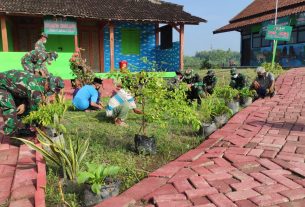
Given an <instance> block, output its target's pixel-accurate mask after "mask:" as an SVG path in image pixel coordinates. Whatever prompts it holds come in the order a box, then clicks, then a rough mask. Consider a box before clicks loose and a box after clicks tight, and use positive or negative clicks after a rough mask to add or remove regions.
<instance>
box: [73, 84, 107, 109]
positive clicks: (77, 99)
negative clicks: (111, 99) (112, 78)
mask: <svg viewBox="0 0 305 207" xmlns="http://www.w3.org/2000/svg"><path fill="white" fill-rule="evenodd" d="M102 84H103V83H102V80H101V79H100V78H94V80H93V83H92V85H84V86H83V87H82V88H81V89H79V91H78V92H77V93H76V95H75V96H74V98H73V101H72V103H73V105H74V106H75V108H77V109H78V110H81V111H85V110H87V109H89V108H90V107H93V108H96V109H102V108H103V107H102V105H100V104H99V97H100V93H99V89H100V87H102Z"/></svg>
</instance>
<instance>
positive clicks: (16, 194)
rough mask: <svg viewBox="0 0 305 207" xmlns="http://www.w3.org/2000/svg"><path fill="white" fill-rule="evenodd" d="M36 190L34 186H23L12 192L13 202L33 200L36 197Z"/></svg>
mask: <svg viewBox="0 0 305 207" xmlns="http://www.w3.org/2000/svg"><path fill="white" fill-rule="evenodd" d="M35 192H36V188H35V186H34V185H27V186H22V187H19V188H17V189H15V190H14V191H13V192H12V195H11V200H20V199H25V198H32V197H34V196H35Z"/></svg>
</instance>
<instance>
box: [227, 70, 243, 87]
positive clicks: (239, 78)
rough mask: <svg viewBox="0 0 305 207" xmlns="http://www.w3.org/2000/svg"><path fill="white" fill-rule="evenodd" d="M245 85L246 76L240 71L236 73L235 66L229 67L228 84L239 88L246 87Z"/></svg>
mask: <svg viewBox="0 0 305 207" xmlns="http://www.w3.org/2000/svg"><path fill="white" fill-rule="evenodd" d="M246 85H247V80H246V77H245V76H244V75H243V74H241V73H237V72H236V69H235V68H233V69H231V82H230V86H231V87H232V88H234V89H238V90H240V89H243V88H244V87H246Z"/></svg>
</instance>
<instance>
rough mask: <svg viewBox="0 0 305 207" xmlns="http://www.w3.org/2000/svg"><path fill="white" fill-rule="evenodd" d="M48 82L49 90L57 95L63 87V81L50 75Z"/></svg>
mask: <svg viewBox="0 0 305 207" xmlns="http://www.w3.org/2000/svg"><path fill="white" fill-rule="evenodd" d="M49 80H50V90H51V91H52V92H54V93H58V92H59V91H60V90H61V89H63V88H64V87H65V84H64V81H63V79H62V78H61V77H58V76H53V75H52V74H51V75H50V76H49Z"/></svg>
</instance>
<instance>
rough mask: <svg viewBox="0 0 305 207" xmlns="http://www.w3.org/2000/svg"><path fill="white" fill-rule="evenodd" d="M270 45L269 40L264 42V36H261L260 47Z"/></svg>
mask: <svg viewBox="0 0 305 207" xmlns="http://www.w3.org/2000/svg"><path fill="white" fill-rule="evenodd" d="M270 45H271V41H270V40H266V39H265V35H264V36H262V47H269V46H270Z"/></svg>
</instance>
